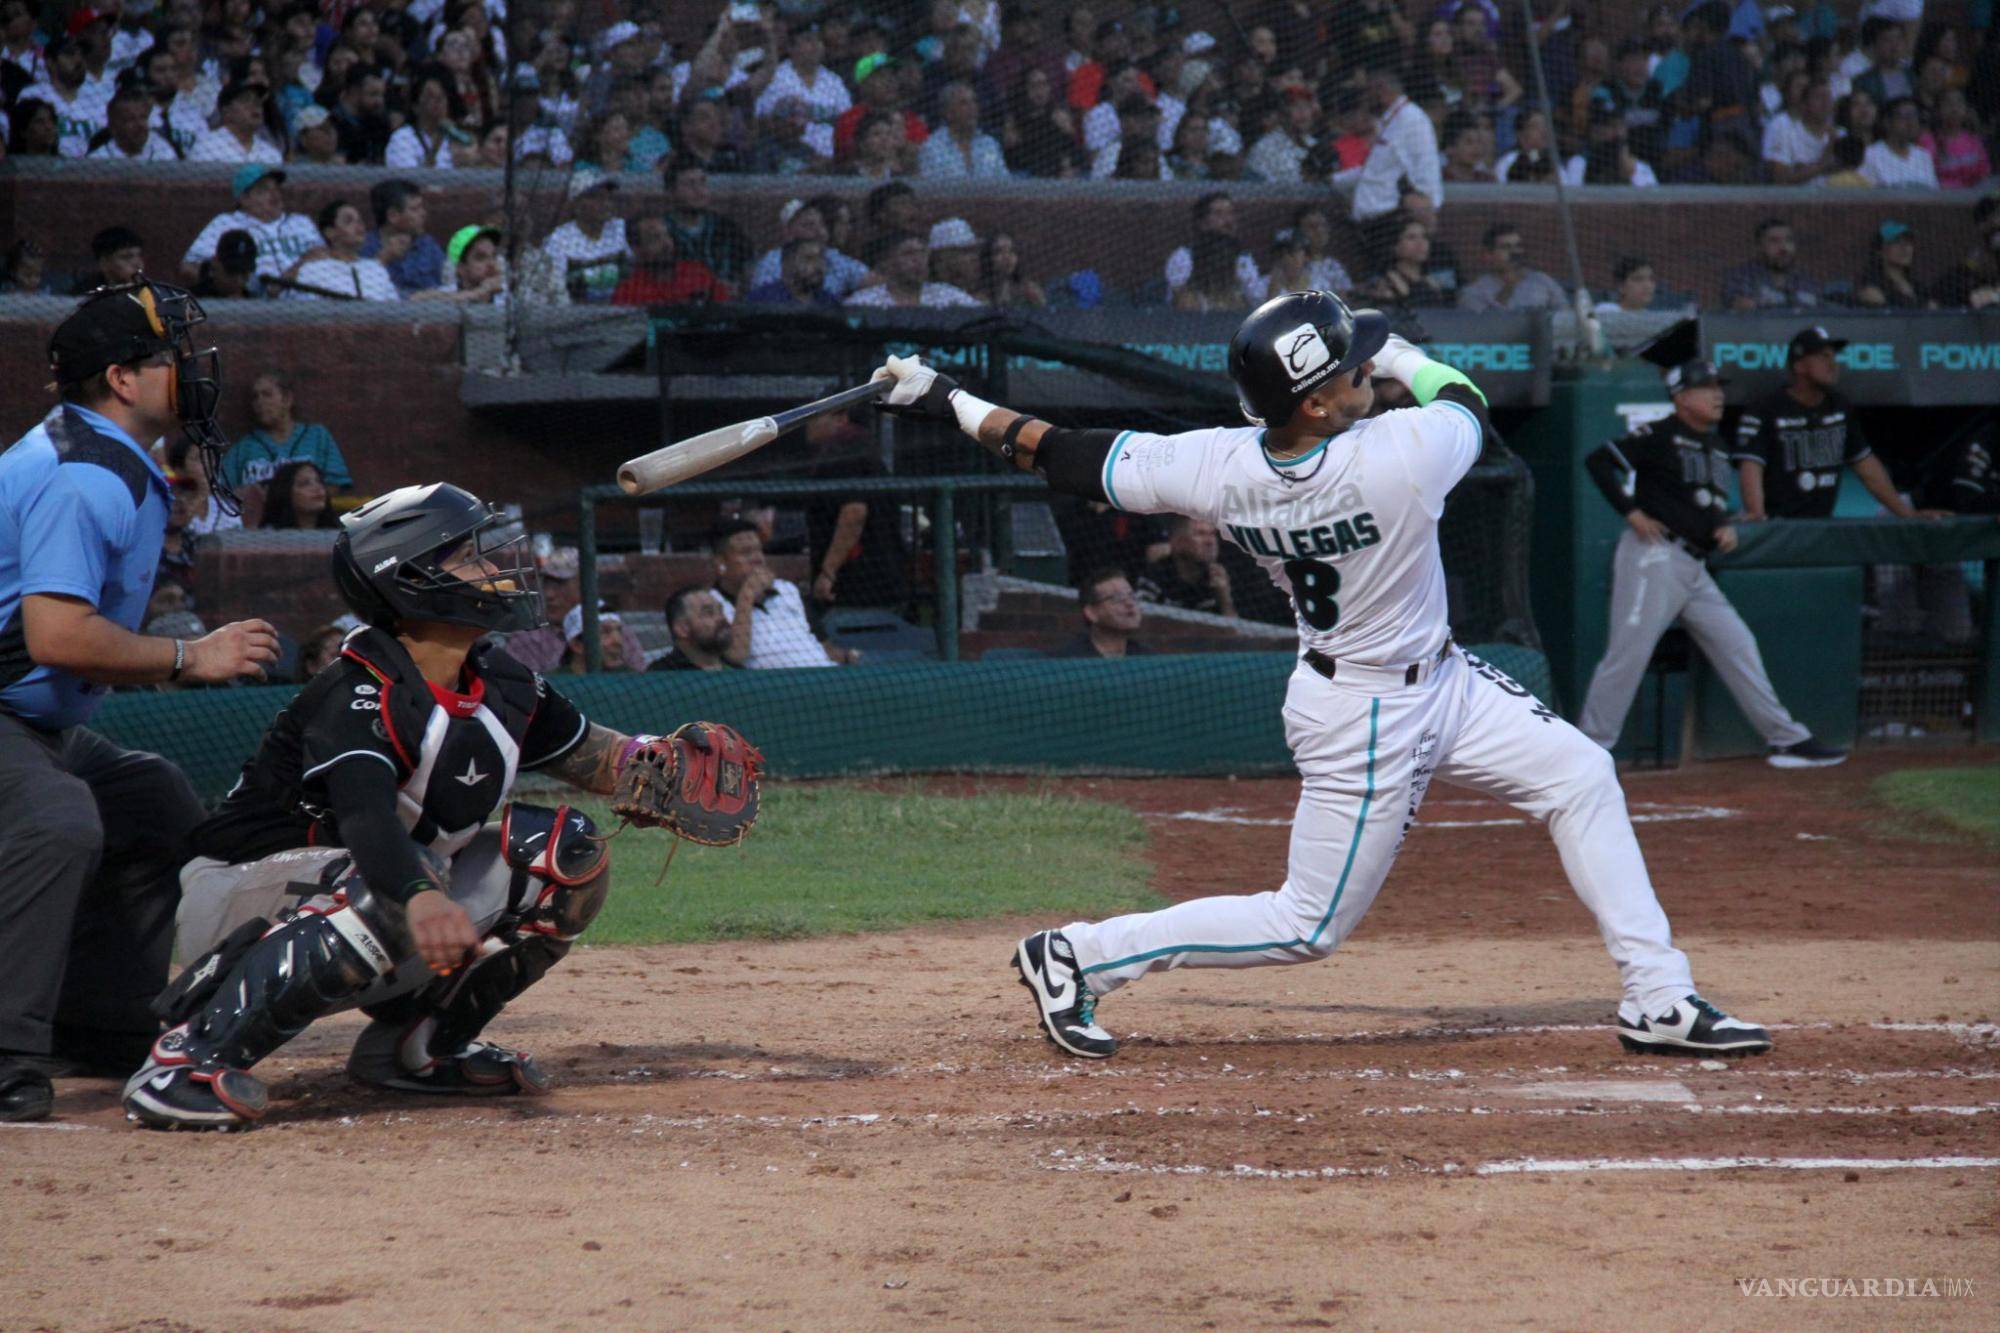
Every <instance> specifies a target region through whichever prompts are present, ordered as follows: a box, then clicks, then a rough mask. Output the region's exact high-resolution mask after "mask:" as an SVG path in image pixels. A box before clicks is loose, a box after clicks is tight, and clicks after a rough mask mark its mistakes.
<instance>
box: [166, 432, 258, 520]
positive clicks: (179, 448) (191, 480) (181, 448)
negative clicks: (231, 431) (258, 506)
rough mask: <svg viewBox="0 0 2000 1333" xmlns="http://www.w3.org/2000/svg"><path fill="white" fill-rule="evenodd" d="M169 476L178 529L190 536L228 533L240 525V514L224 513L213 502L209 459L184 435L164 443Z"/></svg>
mask: <svg viewBox="0 0 2000 1333" xmlns="http://www.w3.org/2000/svg"><path fill="white" fill-rule="evenodd" d="M167 471H168V474H169V477H168V479H169V480H170V481H172V482H173V484H174V510H175V513H176V515H177V516H178V517H179V519H180V527H181V530H182V531H183V532H184V533H186V534H187V535H189V536H191V537H206V536H207V535H208V534H209V533H211V532H229V531H231V530H233V529H236V528H240V527H242V526H243V516H242V515H241V514H230V513H225V512H224V511H223V508H222V506H221V505H219V504H217V503H216V502H215V492H214V490H213V489H212V487H211V484H210V482H209V476H208V461H207V457H206V455H204V454H203V453H202V451H201V450H199V449H196V448H195V447H194V446H193V445H191V444H189V443H188V441H187V440H186V438H185V437H183V438H181V439H178V440H175V441H174V442H173V443H172V444H170V445H168V446H167Z"/></svg>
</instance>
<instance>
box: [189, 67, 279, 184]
mask: <svg viewBox="0 0 2000 1333" xmlns="http://www.w3.org/2000/svg"><path fill="white" fill-rule="evenodd" d="M270 96H271V90H270V89H269V88H268V87H266V86H265V85H263V84H261V83H232V84H230V85H229V86H228V87H226V88H224V89H223V90H222V94H221V96H219V97H217V98H216V100H215V113H216V116H217V117H218V118H219V120H220V123H219V124H218V125H217V126H216V127H215V128H214V129H212V130H210V131H208V132H207V133H206V134H204V135H202V136H201V137H200V138H199V139H196V140H195V143H194V150H193V151H192V152H190V153H189V154H188V161H190V162H238V163H245V162H262V163H265V164H267V165H269V166H274V167H275V166H280V165H282V164H283V163H284V160H285V150H284V149H283V148H282V147H280V146H279V144H278V143H277V141H276V140H274V139H273V138H272V137H271V132H270V131H269V130H268V129H267V128H266V127H265V124H264V120H265V114H264V104H265V103H266V102H267V101H268V100H269V98H270Z"/></svg>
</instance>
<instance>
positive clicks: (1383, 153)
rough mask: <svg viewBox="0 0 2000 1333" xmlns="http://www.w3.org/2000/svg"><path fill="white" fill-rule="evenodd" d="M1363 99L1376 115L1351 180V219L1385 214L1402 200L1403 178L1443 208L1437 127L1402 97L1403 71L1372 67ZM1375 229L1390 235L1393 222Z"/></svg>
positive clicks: (1370, 219)
mask: <svg viewBox="0 0 2000 1333" xmlns="http://www.w3.org/2000/svg"><path fill="white" fill-rule="evenodd" d="M1368 102H1369V109H1370V110H1372V111H1374V112H1375V115H1376V131H1375V142H1374V144H1373V145H1372V146H1371V147H1370V148H1369V150H1368V160H1367V162H1365V163H1364V164H1363V165H1362V167H1361V173H1360V176H1359V177H1358V178H1357V179H1356V181H1355V184H1354V220H1355V221H1356V222H1359V223H1362V224H1364V225H1366V224H1368V223H1371V222H1378V221H1379V220H1380V219H1385V218H1388V217H1390V215H1391V214H1393V213H1394V212H1395V211H1396V208H1397V205H1398V202H1399V201H1400V199H1401V194H1402V190H1401V184H1400V183H1401V182H1402V181H1404V180H1408V181H1409V182H1410V183H1411V184H1412V185H1414V186H1416V187H1417V188H1418V189H1419V190H1422V191H1423V192H1424V193H1425V194H1426V195H1428V196H1429V197H1430V201H1431V207H1433V208H1442V207H1444V172H1443V166H1442V164H1441V163H1440V162H1439V160H1438V146H1437V131H1436V129H1435V128H1433V127H1432V125H1431V118H1430V117H1429V116H1427V115H1425V114H1424V113H1423V111H1422V109H1421V108H1419V107H1418V106H1417V105H1416V104H1415V103H1414V102H1412V101H1410V99H1409V98H1408V97H1406V96H1404V94H1403V80H1402V76H1401V75H1400V74H1398V73H1397V72H1396V71H1395V70H1393V69H1376V70H1371V71H1370V72H1369V74H1368ZM1379 229H1380V230H1382V231H1383V232H1385V233H1389V234H1393V232H1394V230H1395V224H1394V223H1393V222H1390V223H1387V224H1383V225H1381V226H1380V228H1379Z"/></svg>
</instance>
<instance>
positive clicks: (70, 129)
mask: <svg viewBox="0 0 2000 1333" xmlns="http://www.w3.org/2000/svg"><path fill="white" fill-rule="evenodd" d="M42 60H43V78H42V81H41V82H40V83H36V84H32V85H30V86H29V87H27V88H24V89H22V91H21V94H20V97H19V99H18V100H17V102H16V114H19V110H20V107H21V106H22V105H24V104H25V103H26V102H28V101H29V100H30V99H32V100H34V101H36V102H40V103H42V104H44V105H46V106H47V107H48V108H49V109H50V111H51V112H53V114H54V116H55V120H56V127H55V128H56V154H57V156H59V157H82V156H83V155H84V154H85V153H88V152H89V151H90V140H91V136H93V135H95V134H96V133H97V132H98V131H99V130H101V129H103V128H104V104H105V102H106V101H108V100H109V96H108V94H109V90H108V89H106V88H102V87H99V86H97V85H94V84H92V83H91V82H90V72H89V70H88V69H87V68H86V67H85V65H84V52H83V47H82V46H81V45H79V44H78V42H77V41H76V39H75V38H73V37H57V38H55V39H54V40H53V41H51V42H50V43H49V44H48V46H47V47H45V48H43V55H42Z"/></svg>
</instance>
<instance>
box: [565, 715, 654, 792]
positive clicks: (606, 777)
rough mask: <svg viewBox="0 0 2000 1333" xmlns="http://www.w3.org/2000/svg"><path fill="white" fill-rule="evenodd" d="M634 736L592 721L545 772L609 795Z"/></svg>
mask: <svg viewBox="0 0 2000 1333" xmlns="http://www.w3.org/2000/svg"><path fill="white" fill-rule="evenodd" d="M636 739H638V738H636V737H633V736H627V735H626V734H625V733H624V732H622V731H613V730H612V729H611V728H609V727H600V726H598V725H597V724H596V723H595V722H592V723H590V724H589V729H588V730H586V731H585V732H584V734H583V739H582V740H580V741H578V742H577V743H576V744H575V745H574V746H573V747H571V749H570V751H569V753H568V754H565V755H564V756H563V757H562V758H560V759H558V760H556V761H555V762H554V763H552V764H550V765H549V767H548V772H549V773H551V774H552V775H554V776H555V777H559V778H561V779H562V780H563V781H564V782H567V783H570V784H571V785H572V786H577V787H581V788H583V789H584V790H585V791H589V792H596V793H597V794H598V795H599V796H609V795H610V794H611V792H612V789H613V788H615V787H616V786H617V785H618V771H619V770H620V769H621V768H623V767H624V766H625V760H626V757H627V756H628V755H629V754H630V753H631V751H632V749H633V742H634V741H635V740H636Z"/></svg>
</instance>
